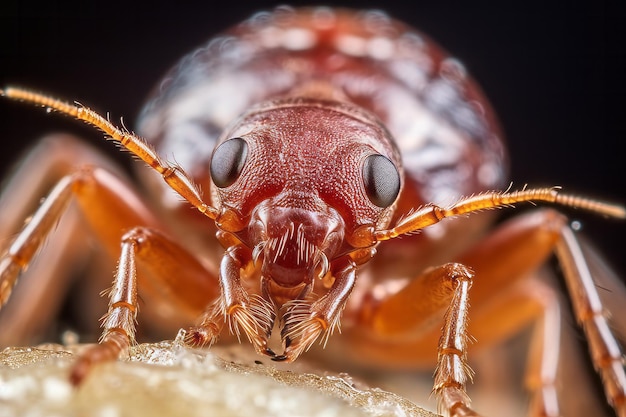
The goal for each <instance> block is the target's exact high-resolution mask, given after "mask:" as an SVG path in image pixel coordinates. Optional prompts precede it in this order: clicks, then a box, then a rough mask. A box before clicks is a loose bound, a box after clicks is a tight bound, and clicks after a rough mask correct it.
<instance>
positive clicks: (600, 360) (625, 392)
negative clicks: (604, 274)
mask: <svg viewBox="0 0 626 417" xmlns="http://www.w3.org/2000/svg"><path fill="white" fill-rule="evenodd" d="M556 253H557V257H558V258H559V261H560V263H561V265H562V268H563V271H564V276H565V282H566V284H567V287H568V290H569V293H570V297H571V300H572V306H573V309H574V314H575V316H576V319H577V320H578V323H579V324H580V326H581V327H582V328H583V330H584V332H585V334H586V336H587V341H588V343H589V351H590V353H591V359H592V361H593V364H594V367H595V368H596V371H597V372H598V373H599V374H600V376H601V378H602V381H603V383H604V391H605V394H606V396H607V399H608V401H609V403H610V404H611V405H612V406H613V408H614V409H615V411H616V413H617V414H618V415H619V416H620V417H626V372H625V370H624V359H623V354H622V351H621V348H620V345H619V343H618V342H617V340H616V339H615V336H614V335H613V333H612V330H611V329H610V327H609V323H608V321H607V318H606V316H605V314H606V313H605V311H604V306H603V303H602V301H601V299H600V296H599V294H598V290H597V288H596V286H595V283H594V280H593V278H592V276H591V272H590V271H589V267H588V265H587V261H586V259H585V256H584V255H583V252H582V249H581V247H580V244H579V243H578V240H577V239H576V236H575V235H574V232H573V231H572V229H571V228H569V227H568V226H564V227H562V228H561V240H560V241H559V242H558V244H557V246H556Z"/></svg>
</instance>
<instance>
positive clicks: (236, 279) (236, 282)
mask: <svg viewBox="0 0 626 417" xmlns="http://www.w3.org/2000/svg"><path fill="white" fill-rule="evenodd" d="M250 262H251V253H250V250H249V249H248V248H247V247H245V246H244V245H242V244H236V245H234V246H231V247H230V248H229V249H227V250H226V252H225V253H224V256H223V257H222V262H221V264H220V287H221V296H220V298H219V300H218V301H217V302H216V303H215V304H214V305H213V306H211V307H210V308H209V309H208V310H207V311H206V312H205V313H204V314H203V315H202V317H201V319H200V323H199V324H198V325H197V326H195V327H192V328H190V329H189V331H188V332H187V335H186V337H185V342H186V343H187V344H189V345H191V346H197V347H203V346H210V345H212V344H213V343H215V341H217V338H218V336H219V334H220V332H221V329H222V327H223V325H224V323H225V322H228V324H229V328H230V331H231V333H233V334H235V335H236V336H237V338H240V336H241V331H243V332H244V333H245V335H246V336H247V337H248V339H249V340H250V343H251V344H252V345H253V346H254V348H255V349H256V351H257V352H258V353H259V354H261V355H269V356H272V357H274V356H275V354H274V352H273V351H272V350H271V349H270V348H269V347H268V345H267V339H268V337H269V335H270V334H271V331H272V327H273V325H274V319H275V317H276V316H275V313H274V311H275V308H274V306H273V305H271V304H270V303H269V302H268V301H266V300H265V299H263V298H262V297H261V296H259V295H256V294H253V295H252V296H250V295H248V293H247V291H246V290H245V289H244V288H243V286H242V283H241V270H242V268H245V267H246V266H247V265H248V264H249V263H250Z"/></svg>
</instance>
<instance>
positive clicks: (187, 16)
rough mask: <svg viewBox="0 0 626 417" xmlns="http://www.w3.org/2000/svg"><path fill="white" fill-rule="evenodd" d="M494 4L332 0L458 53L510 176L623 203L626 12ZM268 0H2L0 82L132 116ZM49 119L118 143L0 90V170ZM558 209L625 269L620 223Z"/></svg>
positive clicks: (586, 5) (582, 5)
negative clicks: (202, 47) (184, 62)
mask: <svg viewBox="0 0 626 417" xmlns="http://www.w3.org/2000/svg"><path fill="white" fill-rule="evenodd" d="M215 3H217V2H215ZM491 3H492V4H487V3H486V2H485V3H483V2H458V3H456V2H450V1H442V2H437V4H436V5H435V4H426V3H424V4H415V5H413V4H409V2H408V1H390V0H385V1H379V2H372V1H361V2H343V3H340V5H344V6H349V7H356V8H380V9H384V10H386V11H388V12H389V13H390V14H391V15H392V16H395V17H397V18H400V19H402V20H404V21H406V22H407V23H409V24H411V25H413V26H414V27H417V28H419V29H421V30H422V31H424V32H425V33H427V34H429V35H430V36H431V37H432V38H433V39H436V40H437V41H438V42H439V43H440V44H441V45H442V46H444V47H445V48H446V49H447V50H449V51H450V52H452V54H453V55H455V56H456V57H458V58H460V59H461V60H462V61H463V62H464V63H465V64H466V66H467V67H468V69H469V71H470V72H471V73H472V74H473V75H474V77H475V78H476V79H477V80H478V81H479V82H480V84H481V85H482V87H483V89H484V90H485V92H486V94H487V96H488V97H489V98H490V99H491V101H492V103H493V105H494V107H495V108H496V110H497V111H498V113H499V116H500V120H501V122H502V125H503V127H504V130H505V132H506V134H507V138H508V143H509V149H510V151H511V160H512V167H511V178H512V180H513V181H514V183H515V184H517V185H518V186H521V185H523V184H524V183H528V184H530V185H562V186H564V187H565V189H566V190H568V191H572V192H577V193H582V194H585V195H589V196H593V197H598V198H606V199H608V200H612V201H617V202H621V203H626V192H625V189H626V187H625V185H626V178H625V177H626V175H624V169H623V165H622V164H623V161H624V156H625V155H626V152H625V151H624V149H623V146H622V142H623V140H624V138H626V127H625V126H624V123H623V120H624V115H625V114H626V112H625V111H626V105H625V104H626V81H625V79H624V77H626V58H625V54H626V48H625V46H624V45H625V43H624V42H625V41H626V36H625V33H624V29H623V22H624V21H626V15H624V13H623V12H620V11H619V9H618V7H617V4H618V2H617V1H615V2H614V3H612V2H601V1H584V2H566V1H553V2H549V3H547V4H544V3H543V2H535V1H531V2H519V3H518V4H517V5H510V4H506V5H504V4H497V2H491ZM503 3H504V2H503ZM276 4H277V3H272V2H264V1H259V2H255V3H254V5H248V4H246V3H241V2H238V1H231V2H220V3H217V5H213V4H210V2H199V3H198V4H191V3H189V2H186V3H182V4H181V5H174V2H172V1H170V2H167V3H155V4H150V5H146V4H142V3H131V2H127V3H121V2H117V1H108V2H106V3H105V2H102V3H99V2H87V1H83V2H80V3H79V2H74V3H72V2H61V1H54V0H50V1H47V2H45V3H44V2H41V3H38V2H35V3H33V2H20V3H15V2H11V1H9V2H8V3H7V2H6V1H5V2H4V3H3V5H2V6H0V85H2V86H4V85H7V84H15V85H21V86H28V87H31V88H34V89H38V90H42V91H46V92H50V93H52V94H54V95H57V96H59V97H62V98H65V99H68V100H73V99H76V100H79V101H81V102H82V103H83V104H86V105H89V106H91V107H93V108H95V109H97V110H99V111H101V112H106V111H110V112H111V115H112V118H113V119H114V120H118V119H119V117H120V116H124V117H125V120H126V124H127V125H128V126H133V122H134V117H135V116H136V114H137V112H138V111H139V109H140V107H141V103H142V101H143V99H144V97H145V96H146V95H147V94H148V92H149V90H150V89H151V88H152V87H153V85H155V83H157V81H158V80H159V78H160V76H161V75H162V74H163V73H164V72H165V71H166V70H167V69H168V68H169V67H170V66H171V65H172V64H173V63H174V62H176V60H177V59H178V58H180V57H181V56H182V55H183V54H185V53H187V52H188V51H190V50H192V49H194V47H196V46H197V45H199V44H202V43H203V42H205V41H206V40H207V39H208V38H209V37H210V36H212V35H213V34H215V33H216V32H219V31H220V30H223V29H225V28H227V27H228V26H230V25H232V24H234V23H237V22H238V21H240V20H243V19H245V18H247V17H248V16H249V15H250V14H251V13H253V12H255V11H258V10H263V9H268V8H270V7H272V6H274V5H276ZM291 4H300V2H292V3H291ZM325 4H326V5H335V3H334V2H326V3H325ZM233 94H236V92H233ZM51 130H66V131H73V132H77V133H78V134H80V135H82V136H87V137H88V138H89V139H90V140H92V141H95V142H99V143H100V145H101V146H102V147H103V149H105V150H106V151H107V152H110V153H111V154H112V155H116V156H117V154H118V151H117V150H116V149H115V148H114V147H113V146H111V145H110V144H106V143H104V141H99V139H98V137H99V136H98V134H94V133H93V131H92V130H91V129H88V128H85V127H84V126H81V125H80V124H79V123H73V122H71V121H68V120H67V119H64V118H60V117H51V116H49V115H46V114H45V112H43V111H41V110H39V109H33V108H30V107H27V106H23V105H20V104H16V103H13V102H7V101H5V100H0V141H1V146H2V147H1V148H0V149H1V151H0V172H4V171H6V169H7V168H8V167H9V166H10V164H11V163H12V162H13V161H15V158H16V153H17V152H20V151H22V150H24V149H25V148H26V147H27V146H28V144H29V143H32V142H33V141H35V140H36V139H37V138H39V137H41V136H42V135H44V134H45V133H46V132H49V131H51ZM567 212H568V213H569V214H571V216H572V218H573V219H580V220H581V221H582V222H583V227H584V231H585V233H587V234H588V235H590V236H591V237H592V239H593V240H595V241H596V243H597V244H598V245H599V246H600V247H601V248H602V250H603V251H605V252H606V253H607V254H608V257H609V259H610V262H611V263H613V264H614V265H615V266H616V268H617V270H618V271H620V273H621V274H622V276H624V272H625V271H626V257H625V256H624V245H623V243H622V242H623V241H624V238H625V233H626V222H624V221H622V222H619V221H615V220H606V219H601V218H597V217H596V216H593V215H587V214H583V213H579V212H575V211H567Z"/></svg>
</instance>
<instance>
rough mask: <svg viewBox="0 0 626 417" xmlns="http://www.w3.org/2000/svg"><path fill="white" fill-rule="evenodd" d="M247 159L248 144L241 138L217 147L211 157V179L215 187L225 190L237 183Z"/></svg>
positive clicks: (229, 140)
mask: <svg viewBox="0 0 626 417" xmlns="http://www.w3.org/2000/svg"><path fill="white" fill-rule="evenodd" d="M247 157H248V144H247V143H246V141H245V140H243V139H242V138H233V139H228V140H227V141H226V142H224V143H222V144H221V145H220V146H218V147H217V148H216V149H215V151H214V152H213V156H212V157H211V178H212V179H213V182H214V183H215V185H217V186H218V187H220V188H225V187H228V186H229V185H231V184H232V183H234V182H235V181H237V178H239V175H240V174H241V171H242V170H243V166H244V164H245V163H246V158H247Z"/></svg>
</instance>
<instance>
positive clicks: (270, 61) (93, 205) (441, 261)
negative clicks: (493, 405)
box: [0, 8, 625, 415]
mask: <svg viewBox="0 0 626 417" xmlns="http://www.w3.org/2000/svg"><path fill="white" fill-rule="evenodd" d="M234 92H236V94H235V93H234ZM3 95H5V96H7V97H10V98H14V99H19V100H24V101H27V102H31V103H34V104H38V105H42V106H44V107H47V108H48V109H51V110H54V111H58V112H61V113H65V114H68V115H70V116H72V117H75V118H77V119H80V120H84V121H87V122H88V123H90V124H92V125H94V126H96V127H98V128H100V129H101V130H103V131H104V132H105V133H106V134H107V135H108V136H109V137H110V138H111V139H112V140H113V141H115V142H117V143H119V144H121V145H122V146H123V147H125V148H126V149H127V150H129V151H130V152H131V153H132V154H134V155H135V156H137V157H138V158H139V159H141V160H143V161H144V162H145V163H147V164H148V165H149V167H151V168H152V169H145V170H143V171H142V173H141V175H142V176H143V177H144V179H145V181H146V184H147V188H149V189H151V190H152V192H153V196H154V197H153V200H152V201H154V202H156V203H158V204H157V205H150V204H148V203H146V202H145V201H144V200H143V199H142V198H141V197H139V195H138V194H137V193H136V192H135V191H133V189H132V188H131V187H130V186H129V185H127V184H126V183H125V182H124V181H122V180H119V179H118V178H117V177H116V176H115V175H112V174H111V173H110V171H111V170H110V169H108V168H107V167H108V164H107V162H106V161H103V158H101V157H100V156H98V155H96V154H95V153H94V152H93V151H92V150H90V149H89V148H87V147H85V146H84V145H80V144H73V145H72V148H71V149H72V150H71V151H68V149H67V148H64V149H63V150H62V151H61V152H57V153H56V154H52V155H51V154H48V155H46V156H47V157H48V158H50V157H52V158H58V159H59V160H63V164H62V165H63V166H64V167H63V168H62V170H63V169H64V170H65V172H64V174H66V175H61V176H60V177H61V178H60V180H59V181H58V183H57V185H56V186H55V187H54V188H53V190H52V191H51V192H50V193H49V194H48V197H47V198H46V200H45V202H44V203H43V204H42V205H41V206H40V208H39V209H38V210H37V212H36V213H35V214H34V215H33V217H32V219H31V220H30V221H29V222H28V223H27V225H26V226H25V228H24V229H23V231H22V232H21V233H20V234H19V235H18V237H17V238H16V239H15V240H14V242H13V243H12V244H11V245H10V246H9V247H8V249H7V252H6V254H5V255H4V256H3V257H2V259H1V260H0V273H1V275H0V277H1V278H0V279H1V281H0V291H1V292H0V300H2V301H3V302H6V301H7V300H8V298H9V295H10V293H11V288H12V287H13V285H14V283H15V282H16V280H17V276H18V275H19V273H20V272H21V270H22V269H24V267H25V266H26V265H28V264H29V262H30V260H31V259H32V257H33V256H34V254H35V252H36V251H37V250H38V249H39V247H40V245H41V243H42V242H43V241H44V239H45V238H46V236H47V235H48V234H49V233H50V230H51V229H52V226H53V225H54V224H55V223H56V222H57V220H58V219H59V218H60V217H61V215H62V214H63V213H64V211H65V207H66V206H67V204H68V203H69V201H70V200H76V202H77V203H78V206H79V207H80V208H81V211H82V213H83V215H84V217H85V218H86V219H87V222H88V224H89V225H90V226H91V228H92V229H93V234H94V235H95V236H97V237H98V238H99V240H101V241H102V242H103V244H104V246H106V247H107V248H108V250H109V251H110V252H111V253H113V254H117V256H118V257H119V266H118V269H117V272H116V278H115V281H114V286H113V288H112V290H111V291H110V293H109V301H110V303H109V311H108V313H107V314H106V315H105V319H104V321H103V327H104V331H103V335H102V338H101V341H100V344H99V345H97V346H96V347H94V348H92V349H91V350H88V351H87V352H86V353H85V354H84V355H83V356H81V358H80V359H79V360H78V362H77V364H76V365H75V367H74V371H73V373H72V378H73V380H74V381H75V383H79V382H80V381H81V380H82V379H83V378H84V377H85V376H86V375H87V374H88V372H89V369H90V368H91V367H92V366H93V364H94V363H98V362H102V361H106V360H112V359H115V358H117V357H119V356H122V355H123V354H124V353H125V352H126V351H127V349H128V347H129V345H130V344H131V343H133V342H134V332H135V324H134V320H135V316H136V315H137V308H138V292H139V293H140V294H141V295H142V298H144V299H150V300H154V301H152V303H153V304H152V308H153V309H154V310H158V311H157V312H155V313H154V314H157V317H159V318H160V319H162V320H173V321H175V322H176V321H185V322H187V323H189V322H193V321H194V320H197V322H196V325H194V326H193V327H191V328H190V329H189V330H188V332H187V335H188V338H187V342H188V343H189V344H190V345H192V346H206V345H210V344H212V343H214V342H215V341H216V339H217V338H218V336H219V335H220V334H222V333H227V332H226V330H225V329H223V327H228V328H229V329H230V332H231V333H234V334H236V335H237V336H241V337H244V338H247V339H248V340H249V341H250V343H251V344H252V345H253V346H254V348H255V349H256V350H257V351H258V353H259V354H261V355H267V356H269V357H270V358H272V359H274V360H276V361H292V360H295V359H296V358H297V357H298V356H300V355H302V354H303V353H304V352H305V351H307V350H308V349H309V348H310V347H311V346H312V345H313V344H314V343H315V342H316V341H321V342H322V343H323V344H324V343H326V341H328V340H329V338H330V336H331V335H332V333H333V331H334V330H336V329H337V328H338V326H339V324H340V322H343V323H344V326H343V334H342V335H341V336H333V339H334V338H340V339H341V340H342V341H343V342H344V343H345V345H346V346H349V347H350V352H351V353H352V354H351V355H350V357H351V358H350V359H351V360H353V361H361V362H363V363H370V362H377V363H382V364H385V366H389V367H394V366H395V367H402V366H415V367H418V366H432V365H433V364H435V363H436V364H437V371H436V374H435V386H434V392H435V393H436V394H437V398H438V400H439V406H440V408H441V409H442V410H444V411H448V412H449V413H450V414H452V415H473V414H472V413H473V410H472V409H471V408H470V405H469V398H468V396H467V395H466V393H465V382H466V380H467V378H468V376H469V374H470V371H469V368H468V365H467V357H466V356H467V349H468V347H467V344H468V343H467V342H468V338H469V335H472V336H474V337H476V338H477V339H478V340H479V341H480V342H481V343H484V344H490V343H495V342H497V341H498V340H501V339H502V338H505V337H506V336H508V335H509V334H511V333H512V332H515V331H516V330H517V329H519V327H520V326H521V324H523V323H528V322H529V321H532V320H541V319H542V320H543V321H544V326H545V331H546V332H549V331H555V328H557V329H558V326H559V324H558V320H556V324H555V315H554V312H555V301H554V299H553V298H550V297H552V296H551V295H550V294H552V293H551V292H550V291H549V290H548V289H546V288H545V287H544V286H542V284H541V283H540V282H538V281H535V280H533V279H529V278H526V276H527V275H528V274H529V273H530V272H532V271H534V270H535V269H537V268H538V267H539V266H540V265H542V264H543V263H544V262H545V259H546V258H547V257H548V256H549V255H550V254H551V253H552V252H554V251H556V253H557V256H558V258H559V259H560V261H561V263H562V264H563V268H564V271H565V278H566V282H567V283H568V285H569V286H570V287H571V290H570V291H571V292H572V301H573V302H574V309H575V312H576V315H577V318H578V319H579V320H580V321H581V324H582V327H583V328H584V330H585V332H586V333H587V337H588V341H589V344H590V349H591V352H592V357H593V359H594V361H595V365H596V366H597V367H598V368H599V372H600V374H601V376H602V378H603V379H604V382H605V389H606V392H607V397H608V400H609V402H610V403H612V404H614V405H615V407H616V410H617V412H618V413H619V414H620V415H624V413H625V411H624V389H625V388H624V387H625V383H624V379H625V377H624V371H623V368H622V365H621V353H620V350H619V347H618V344H617V342H616V341H615V339H614V337H613V336H612V334H611V332H610V331H609V330H608V327H607V322H606V320H605V319H604V316H603V314H602V313H603V311H602V305H601V304H599V303H598V301H597V293H596V291H595V290H594V288H593V285H592V281H591V277H590V274H589V273H588V267H587V266H586V262H585V260H584V257H582V255H581V254H580V253H579V252H580V250H579V245H578V243H577V240H576V237H575V236H574V234H573V232H572V231H571V229H570V228H569V226H568V225H567V221H566V219H565V217H563V216H561V215H560V214H559V213H557V212H556V211H553V210H549V209H547V210H540V211H536V212H534V213H530V214H526V215H522V216H520V217H517V218H514V219H512V220H511V221H509V222H508V223H505V224H503V225H500V226H498V227H497V228H496V229H495V230H494V231H492V232H491V233H490V234H487V235H483V230H485V228H486V227H487V226H488V225H489V224H490V222H491V218H492V216H491V214H492V213H476V212H479V211H484V210H487V209H490V208H499V207H506V206H511V205H514V204H517V203H522V202H548V203H555V204H560V205H566V206H573V207H578V208H582V209H588V210H590V211H594V212H597V213H599V214H603V215H606V216H612V217H624V210H623V208H621V207H619V206H616V205H611V204H606V203H602V202H598V201H593V200H589V199H585V198H581V197H575V196H571V195H568V194H561V193H559V192H558V189H557V188H556V187H555V188H537V189H526V188H524V189H521V190H518V191H510V190H507V191H486V190H495V189H504V188H506V183H505V182H504V175H505V173H504V166H505V163H506V156H505V150H504V148H503V145H502V140H501V136H502V134H501V132H500V129H499V128H498V126H497V122H496V120H495V116H494V114H493V111H492V109H491V107H490V105H489V104H488V102H487V101H486V99H485V98H484V97H483V96H482V93H481V92H480V90H479V89H478V87H477V86H476V85H475V84H474V82H473V81H472V80H471V79H470V78H469V77H468V76H467V74H466V72H465V69H464V68H463V66H462V65H461V64H460V63H459V62H458V61H456V60H454V59H453V58H450V57H448V56H447V55H446V54H445V53H444V52H443V51H441V50H440V49H438V48H437V47H436V46H435V45H434V44H433V43H432V42H430V41H429V40H428V39H426V38H425V37H424V36H423V35H421V34H419V33H418V32H416V31H414V30H412V29H410V28H408V27H406V26H404V25H403V24H401V23H399V22H397V21H393V20H391V19H389V18H388V17H386V16H385V15H383V14H381V13H377V12H360V13H359V12H355V13H353V12H343V11H333V10H331V9H326V8H319V9H306V10H292V9H278V10H276V11H275V12H273V13H262V14H258V15H256V16H255V17H253V18H252V19H250V20H248V21H246V22H244V23H242V24H240V25H239V26H236V27H235V28H233V29H232V30H231V31H229V32H227V33H225V34H224V35H222V36H219V37H217V38H215V39H213V40H212V41H210V42H209V43H208V44H207V45H206V46H204V47H203V48H200V49H199V50H197V51H195V52H194V53H192V54H190V55H188V56H187V57H186V58H184V59H183V60H182V61H181V63H180V64H179V65H178V66H177V67H176V68H174V69H173V70H172V71H171V72H170V73H169V74H168V75H167V76H166V77H165V79H164V81H163V82H162V83H161V84H160V85H159V88H158V89H157V90H156V91H155V93H154V95H153V96H152V97H151V98H150V100H149V101H148V104H147V105H146V107H145V109H144V111H143V113H142V116H141V118H140V122H139V132H140V133H141V135H142V136H143V137H146V138H147V141H145V140H143V139H140V138H139V137H138V136H135V135H134V134H131V133H130V132H128V131H126V130H125V129H118V128H116V127H114V126H113V125H112V124H111V123H110V122H109V121H108V120H106V119H104V118H102V117H101V116H99V115H97V114H96V113H94V112H92V111H91V110H89V109H87V108H84V107H82V106H79V105H71V104H66V103H64V102H62V101H59V100H56V99H53V98H51V97H48V96H44V95H40V94H36V93H33V92H30V91H27V90H22V89H15V88H6V89H5V90H3ZM161 155H173V156H174V158H175V160H176V163H175V164H174V163H170V162H167V161H166V160H165V159H164V158H163V157H162V156H161ZM68 156H69V159H70V161H69V162H68V161H67V159H68ZM40 162H41V159H39V160H35V163H34V164H33V165H31V166H29V167H28V170H35V167H36V166H37V163H40ZM101 165H104V168H102V167H101ZM40 169H43V168H40ZM35 171H36V170H35ZM37 172H38V173H39V175H42V176H46V175H47V174H48V172H47V171H37ZM155 172H156V174H157V175H154V173H155ZM163 179H164V180H165V181H162V180H163ZM172 190H174V191H175V192H176V193H177V194H178V196H179V197H175V198H173V197H172V196H173V193H172ZM180 196H182V198H183V199H184V204H182V203H181V202H180V201H179V200H180ZM463 196H466V197H463ZM189 206H191V207H193V208H195V209H196V210H195V211H192V210H189ZM469 214H471V216H469V217H468V218H465V216H464V215H469ZM206 217H208V218H209V219H207V218H206ZM418 231H422V232H423V233H420V234H417V232H418ZM214 237H217V239H215V238H214ZM400 237H402V239H399V238H400ZM120 242H121V254H120V247H119V245H120ZM219 248H223V250H220V249H219ZM474 277H476V278H475V279H474ZM475 280H476V281H477V282H481V283H482V285H474V287H473V289H472V292H471V296H470V295H469V294H470V292H469V289H470V287H471V286H472V283H473V282H474V281H475ZM520 282H523V284H520V285H516V284H519V283H520ZM486 284H488V285H486ZM520 288H523V289H524V291H521V290H520ZM494 295H496V296H497V297H498V302H495V303H493V302H490V300H493V299H494ZM537 295H541V298H540V299H538V297H537ZM470 299H471V300H472V303H473V306H474V307H473V310H472V311H473V313H472V314H473V316H474V318H473V319H472V321H471V322H470V323H469V324H468V314H469V309H468V306H469V300H470ZM14 303H15V301H14ZM537 305H539V306H540V307H541V308H539V309H537V308H536V307H537ZM155 306H156V308H154V307H155ZM19 307H20V306H19V305H18V306H17V307H16V309H17V310H18V311H19ZM172 317H174V319H172ZM556 318H557V319H558V315H557V316H556ZM442 325H443V329H441V326H442ZM468 326H469V327H468ZM555 326H556V327H555ZM272 334H278V335H279V336H280V339H281V341H282V346H281V348H280V350H278V349H277V348H276V347H275V346H273V345H272V344H271V343H270V342H269V338H270V336H271V335H272ZM437 340H439V343H438V345H437ZM554 342H555V340H554V339H549V340H545V341H544V345H543V347H542V349H539V353H537V354H536V357H535V358H534V359H535V360H534V362H537V363H540V366H538V367H537V369H534V370H531V373H532V372H533V371H534V372H535V374H536V375H539V374H541V375H540V376H541V378H540V384H539V385H538V386H536V387H534V391H533V395H534V397H533V399H534V402H533V406H534V407H536V409H537V410H543V411H544V412H545V413H546V414H547V415H558V403H557V402H556V401H555V399H554V390H555V385H556V369H554V367H553V366H552V365H553V362H552V359H554V357H553V356H552V355H554V351H555V347H554ZM353 357H354V358H353Z"/></svg>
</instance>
